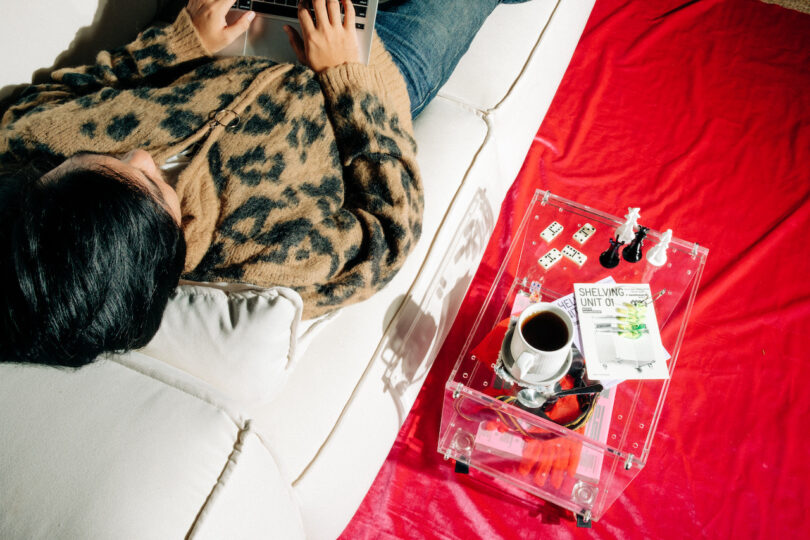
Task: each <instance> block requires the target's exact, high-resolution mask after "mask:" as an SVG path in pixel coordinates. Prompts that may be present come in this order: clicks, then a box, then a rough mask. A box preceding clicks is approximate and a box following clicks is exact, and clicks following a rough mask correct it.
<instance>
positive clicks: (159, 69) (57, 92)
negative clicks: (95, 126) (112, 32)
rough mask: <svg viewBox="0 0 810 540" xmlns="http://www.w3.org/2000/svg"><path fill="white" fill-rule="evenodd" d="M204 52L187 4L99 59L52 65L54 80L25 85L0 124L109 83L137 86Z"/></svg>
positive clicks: (112, 85)
mask: <svg viewBox="0 0 810 540" xmlns="http://www.w3.org/2000/svg"><path fill="white" fill-rule="evenodd" d="M205 56H210V53H209V52H208V51H207V50H206V49H205V47H204V46H203V44H202V42H201V41H200V37H199V35H198V34H197V30H196V29H195V28H194V25H193V24H192V23H191V17H190V16H189V14H188V12H187V11H186V10H185V9H183V10H182V11H181V12H180V14H179V15H178V17H177V19H176V20H175V22H174V23H173V24H171V25H168V26H165V25H164V26H159V25H156V26H151V27H149V28H147V29H146V30H144V31H143V32H141V33H140V34H139V35H138V37H137V38H135V40H134V41H133V42H132V43H130V44H129V45H126V46H124V47H121V48H119V49H115V50H113V51H102V52H100V53H99V54H98V55H97V56H96V63H95V64H92V65H87V66H79V67H69V68H64V69H60V70H57V71H54V72H53V73H52V74H51V79H52V82H50V83H46V84H37V85H31V86H29V87H27V88H26V89H25V90H24V91H23V92H22V93H21V95H20V97H19V98H18V99H17V101H16V103H14V104H13V105H12V106H11V107H9V109H8V110H7V111H6V113H5V114H4V115H3V117H2V119H0V128H4V127H9V126H11V125H12V124H13V123H14V122H15V121H16V120H18V119H19V118H21V117H23V116H25V115H26V114H27V113H29V112H32V111H33V112H39V111H42V110H43V109H47V108H49V107H50V106H53V105H58V104H61V103H64V102H65V101H68V100H70V99H75V98H77V97H80V96H83V95H87V94H90V93H92V92H96V91H98V90H101V89H102V88H105V87H118V88H121V87H131V86H135V85H137V84H139V83H141V82H142V81H143V80H144V79H148V78H150V77H156V76H159V75H160V74H162V73H164V72H166V71H168V70H170V69H171V68H173V67H175V66H177V65H179V64H182V63H184V62H188V61H190V60H194V59H197V58H200V57H205Z"/></svg>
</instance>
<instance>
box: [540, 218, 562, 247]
mask: <svg viewBox="0 0 810 540" xmlns="http://www.w3.org/2000/svg"><path fill="white" fill-rule="evenodd" d="M562 230H563V226H562V225H560V224H559V223H557V222H556V221H552V222H551V224H549V226H548V227H546V228H545V229H543V232H541V233H540V238H542V239H543V240H545V241H546V242H551V241H552V240H554V239H555V238H557V236H559V234H560V233H561V232H562Z"/></svg>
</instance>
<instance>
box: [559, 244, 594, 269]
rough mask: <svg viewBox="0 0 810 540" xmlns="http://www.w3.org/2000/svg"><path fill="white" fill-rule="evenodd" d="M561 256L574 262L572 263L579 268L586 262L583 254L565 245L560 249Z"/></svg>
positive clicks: (586, 258)
mask: <svg viewBox="0 0 810 540" xmlns="http://www.w3.org/2000/svg"><path fill="white" fill-rule="evenodd" d="M562 254H563V256H564V257H566V258H568V259H571V260H572V261H574V263H576V265H577V266H580V267H581V266H582V265H583V264H585V261H587V260H588V257H586V256H585V254H584V253H582V252H581V251H578V250H577V249H576V248H574V247H571V246H569V245H568V244H565V247H564V248H563V249H562Z"/></svg>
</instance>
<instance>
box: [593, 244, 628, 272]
mask: <svg viewBox="0 0 810 540" xmlns="http://www.w3.org/2000/svg"><path fill="white" fill-rule="evenodd" d="M623 245H624V242H619V241H618V240H614V239H613V238H611V239H610V247H609V248H608V249H607V250H606V251H605V252H603V253H602V254H601V255H599V263H600V264H601V265H602V266H604V267H605V268H616V266H618V264H619V248H620V247H622V246H623Z"/></svg>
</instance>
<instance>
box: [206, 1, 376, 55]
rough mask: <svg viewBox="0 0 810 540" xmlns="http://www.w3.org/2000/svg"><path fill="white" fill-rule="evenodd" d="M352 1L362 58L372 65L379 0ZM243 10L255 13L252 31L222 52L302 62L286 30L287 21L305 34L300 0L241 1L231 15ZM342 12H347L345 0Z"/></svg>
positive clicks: (234, 7) (250, 29) (235, 15)
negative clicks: (299, 12) (299, 7)
mask: <svg viewBox="0 0 810 540" xmlns="http://www.w3.org/2000/svg"><path fill="white" fill-rule="evenodd" d="M304 1H306V0H304ZM352 4H353V5H354V11H355V26H356V27H357V41H358V45H359V46H360V61H361V62H363V63H364V64H368V60H369V56H370V54H371V38H372V35H373V31H374V21H375V19H376V17H377V4H378V0H352ZM243 11H253V12H255V13H256V18H255V19H253V22H252V23H251V24H250V28H249V29H248V31H247V32H245V34H244V35H243V36H240V37H238V38H237V39H236V40H234V42H233V43H231V44H230V45H229V46H228V47H227V48H226V49H225V50H223V51H222V52H221V53H220V54H224V55H226V56H264V57H267V58H270V59H272V60H275V61H276V62H297V61H298V57H297V56H296V55H295V51H294V50H293V48H292V46H291V45H290V40H289V38H288V37H287V34H286V33H285V32H284V29H283V27H284V25H285V24H287V25H290V26H292V27H293V28H295V29H296V30H297V31H298V33H299V34H301V25H300V24H299V23H298V0H237V1H236V2H234V4H233V7H232V8H231V12H230V14H229V17H233V18H234V19H236V18H238V17H239V15H240V14H241V12H243ZM341 11H343V3H342V2H341Z"/></svg>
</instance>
